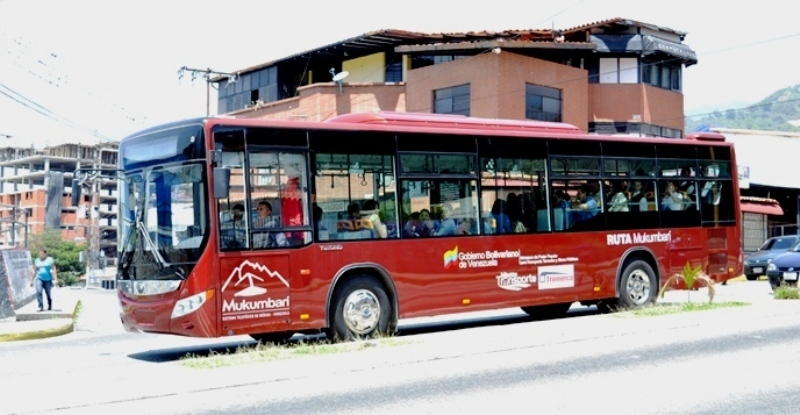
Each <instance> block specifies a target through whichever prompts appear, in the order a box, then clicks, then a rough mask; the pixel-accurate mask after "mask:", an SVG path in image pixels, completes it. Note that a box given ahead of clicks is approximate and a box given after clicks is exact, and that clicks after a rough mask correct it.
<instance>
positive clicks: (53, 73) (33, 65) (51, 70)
mask: <svg viewBox="0 0 800 415" xmlns="http://www.w3.org/2000/svg"><path fill="white" fill-rule="evenodd" d="M2 40H6V42H5V43H7V45H6V46H5V47H4V49H5V51H6V53H7V54H8V56H9V57H10V58H11V59H10V60H8V61H6V63H9V64H10V65H13V66H15V67H17V68H18V69H19V70H20V71H22V72H24V73H26V74H27V75H29V76H31V77H33V78H36V79H38V80H39V81H40V82H42V83H45V84H47V85H48V86H49V87H52V88H56V89H61V90H62V91H65V92H68V91H66V90H70V89H71V90H73V91H75V92H78V93H80V94H81V95H83V96H85V97H86V98H88V99H89V100H91V101H94V102H97V103H99V104H101V105H102V108H104V109H109V110H111V111H112V112H117V113H120V114H119V115H121V116H123V117H124V118H125V119H127V120H129V121H133V122H137V121H142V120H146V119H147V118H148V117H146V116H135V115H131V114H130V111H129V110H128V109H127V108H125V107H123V106H122V105H119V104H117V103H115V102H112V101H109V100H107V99H104V98H103V96H100V95H98V94H96V93H94V92H93V91H90V90H89V89H87V88H84V87H82V86H81V85H79V84H77V83H75V82H71V81H70V77H69V76H68V74H67V73H65V72H64V71H63V70H61V69H60V68H59V65H62V66H63V61H62V60H61V59H60V58H59V54H58V53H56V52H53V51H47V50H45V49H40V50H35V46H34V45H33V44H31V43H30V42H28V41H26V40H24V39H23V38H22V37H14V38H10V37H9V36H7V35H6V34H5V33H4V32H3V31H2V30H0V41H2ZM108 95H111V94H105V95H104V96H108Z"/></svg>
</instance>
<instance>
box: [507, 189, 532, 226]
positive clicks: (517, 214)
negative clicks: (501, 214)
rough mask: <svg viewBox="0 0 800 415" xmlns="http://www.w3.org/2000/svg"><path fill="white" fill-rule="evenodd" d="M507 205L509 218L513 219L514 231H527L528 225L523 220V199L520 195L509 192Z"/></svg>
mask: <svg viewBox="0 0 800 415" xmlns="http://www.w3.org/2000/svg"><path fill="white" fill-rule="evenodd" d="M507 207H508V210H507V213H508V219H509V220H510V221H511V229H513V231H514V233H525V232H527V231H528V227H527V226H525V222H524V221H523V214H522V200H521V198H520V196H517V194H516V193H509V194H508V203H507Z"/></svg>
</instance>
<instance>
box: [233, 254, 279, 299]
mask: <svg viewBox="0 0 800 415" xmlns="http://www.w3.org/2000/svg"><path fill="white" fill-rule="evenodd" d="M264 277H269V278H277V279H279V280H280V281H281V282H282V283H283V285H285V286H286V288H289V283H288V282H286V280H285V279H284V278H283V276H282V275H281V274H280V273H278V272H274V271H272V270H270V269H269V268H267V266H265V265H261V264H259V263H258V262H250V261H247V260H246V261H244V262H242V263H241V264H239V266H238V267H236V268H234V269H233V271H231V275H229V276H228V279H227V280H225V284H223V285H222V291H223V292H224V291H225V290H226V289H227V288H228V286H230V285H232V286H233V287H239V286H240V285H244V287H242V288H241V289H240V290H239V291H237V292H236V293H235V294H233V296H234V297H254V296H257V295H262V294H266V293H267V289H266V288H264V287H259V286H257V285H256V282H255V281H261V282H263V281H264ZM231 282H232V283H233V284H231Z"/></svg>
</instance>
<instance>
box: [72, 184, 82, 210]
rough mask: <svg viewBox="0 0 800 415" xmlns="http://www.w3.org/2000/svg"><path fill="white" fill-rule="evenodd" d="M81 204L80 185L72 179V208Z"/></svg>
mask: <svg viewBox="0 0 800 415" xmlns="http://www.w3.org/2000/svg"><path fill="white" fill-rule="evenodd" d="M80 203H81V183H80V182H79V181H78V180H76V179H72V206H78V205H79V204H80Z"/></svg>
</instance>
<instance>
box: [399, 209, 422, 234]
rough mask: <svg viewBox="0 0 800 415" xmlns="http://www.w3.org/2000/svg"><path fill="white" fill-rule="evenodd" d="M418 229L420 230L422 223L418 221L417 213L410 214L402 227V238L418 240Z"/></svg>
mask: <svg viewBox="0 0 800 415" xmlns="http://www.w3.org/2000/svg"><path fill="white" fill-rule="evenodd" d="M418 229H420V230H421V229H422V222H421V221H420V220H419V212H411V214H410V215H408V220H406V221H405V224H404V225H403V236H404V237H406V238H419V237H420V235H419V232H418V231H417V230H418Z"/></svg>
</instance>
